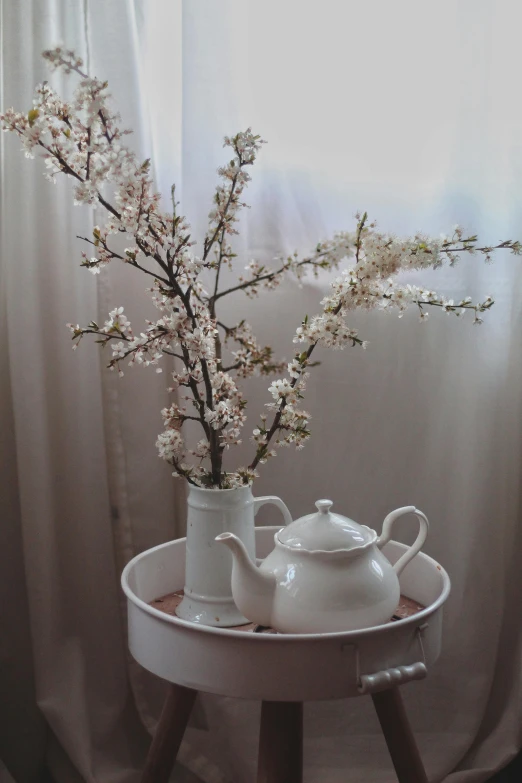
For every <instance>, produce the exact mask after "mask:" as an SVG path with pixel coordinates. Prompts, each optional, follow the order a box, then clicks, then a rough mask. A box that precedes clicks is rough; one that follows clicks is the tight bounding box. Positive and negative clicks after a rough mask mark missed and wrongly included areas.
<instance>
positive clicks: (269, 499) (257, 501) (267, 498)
mask: <svg viewBox="0 0 522 783" xmlns="http://www.w3.org/2000/svg"><path fill="white" fill-rule="evenodd" d="M265 503H273V505H274V506H277V508H278V509H279V511H280V512H281V514H282V515H283V519H284V520H285V525H289V524H290V522H291V521H292V515H291V514H290V512H289V510H288V508H287V507H286V505H285V504H284V503H283V501H282V500H281V498H278V497H276V496H275V495H264V496H263V497H260V498H254V516H256V514H257V512H258V511H259V509H260V508H261V506H264V505H265Z"/></svg>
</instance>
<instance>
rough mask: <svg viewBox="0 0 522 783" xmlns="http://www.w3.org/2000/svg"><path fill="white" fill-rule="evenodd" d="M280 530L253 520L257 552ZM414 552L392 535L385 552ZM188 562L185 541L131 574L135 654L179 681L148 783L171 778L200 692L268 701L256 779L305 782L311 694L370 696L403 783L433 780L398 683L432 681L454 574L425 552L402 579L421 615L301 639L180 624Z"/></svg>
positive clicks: (158, 550)
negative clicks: (177, 607) (305, 723)
mask: <svg viewBox="0 0 522 783" xmlns="http://www.w3.org/2000/svg"><path fill="white" fill-rule="evenodd" d="M277 529H278V528H272V527H265V528H256V547H257V553H258V555H259V556H260V557H264V556H266V554H268V552H269V551H270V549H271V548H272V546H273V537H274V533H275V532H276V530H277ZM405 549H406V547H405V546H404V545H402V544H399V543H398V542H395V541H391V542H390V543H389V544H387V546H386V547H385V548H384V553H385V554H386V556H387V557H388V559H389V560H390V562H392V563H394V562H396V561H397V560H398V559H399V557H400V556H401V555H402V554H403V552H404V551H405ZM184 563H185V540H184V539H179V540H177V541H171V542H169V543H167V544H163V545H161V546H159V547H155V548H154V549H150V550H148V551H147V552H143V553H142V554H141V555H138V556H137V557H136V558H134V559H133V560H132V561H131V562H130V563H129V564H128V565H127V567H126V568H125V570H124V572H123V575H122V586H123V589H124V591H125V593H126V595H127V599H128V612H129V647H130V650H131V652H132V655H133V656H134V658H135V659H136V660H137V661H138V662H139V663H141V665H142V666H144V667H145V668H146V669H148V670H149V671H152V672H153V673H154V674H157V675H158V676H159V677H162V678H163V679H165V680H167V681H169V682H170V683H171V685H170V688H169V692H168V695H167V699H166V701H165V705H164V708H163V711H162V714H161V718H160V721H159V723H158V726H157V729H156V733H155V735H154V739H153V741H152V744H151V747H150V751H149V754H148V757H147V762H146V765H145V770H144V773H143V777H142V783H167V781H168V778H169V775H170V773H171V770H172V767H173V765H174V762H175V760H176V755H177V753H178V750H179V747H180V744H181V741H182V739H183V734H184V732H185V729H186V726H187V723H188V720H189V718H190V713H191V710H192V706H193V704H194V700H195V698H196V695H197V692H198V691H201V692H206V693H214V694H220V695H224V696H232V697H237V698H245V699H258V700H260V701H261V702H262V709H261V729H260V738H259V760H258V777H257V783H301V781H302V757H303V754H302V749H303V702H305V701H317V700H325V699H335V698H346V697H347V696H361V695H365V694H368V695H371V696H372V699H373V703H374V705H375V709H376V711H377V715H378V718H379V722H380V724H381V728H382V731H383V734H384V737H385V739H386V743H387V745H388V749H389V751H390V755H391V758H392V761H393V764H394V767H395V770H396V773H397V778H398V780H399V782H400V783H427V777H426V773H425V771H424V767H423V764H422V760H421V758H420V755H419V752H418V749H417V745H416V743H415V738H414V736H413V733H412V731H411V728H410V725H409V722H408V719H407V716H406V713H405V710H404V706H403V703H402V698H401V695H400V692H399V686H400V685H402V684H404V683H406V682H410V681H411V680H414V679H421V678H423V677H425V676H426V673H427V667H428V666H430V665H431V664H433V662H434V661H435V660H436V659H437V657H438V656H439V653H440V644H441V622H442V605H443V603H444V601H445V600H446V598H447V597H448V595H449V590H450V582H449V578H448V575H447V574H446V572H445V571H444V569H442V567H441V566H440V565H438V563H436V562H435V561H434V560H432V559H431V558H430V557H428V556H427V555H425V554H422V553H421V554H419V555H417V557H416V558H415V559H414V560H413V561H412V562H411V563H410V564H409V565H408V567H407V568H406V569H405V571H404V573H403V574H402V576H401V580H400V581H401V590H402V592H403V594H405V595H408V596H410V597H411V599H413V601H414V602H417V603H418V604H420V605H422V606H424V607H425V608H424V609H421V610H420V611H417V612H416V613H415V614H411V615H410V616H407V617H404V618H403V619H399V620H397V621H395V622H389V623H386V624H385V625H382V626H378V627H376V628H370V629H366V630H364V631H351V632H347V633H334V634H300V635H297V634H275V633H273V632H267V633H256V632H255V628H254V626H242V628H241V629H228V628H210V627H207V626H199V625H196V624H192V623H187V622H185V621H183V620H180V619H179V618H177V617H176V615H175V614H174V608H175V604H176V601H179V600H180V590H179V588H180V585H183V584H184ZM158 607H161V608H158Z"/></svg>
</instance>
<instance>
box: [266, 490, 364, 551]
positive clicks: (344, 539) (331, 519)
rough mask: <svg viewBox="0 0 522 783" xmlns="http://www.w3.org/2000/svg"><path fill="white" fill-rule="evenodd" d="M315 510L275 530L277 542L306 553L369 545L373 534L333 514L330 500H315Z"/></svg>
mask: <svg viewBox="0 0 522 783" xmlns="http://www.w3.org/2000/svg"><path fill="white" fill-rule="evenodd" d="M315 505H316V507H317V512H316V513H314V514H308V515H307V516H305V517H301V518H300V519H296V520H295V522H292V523H291V524H290V525H288V527H286V528H283V529H282V530H280V531H279V533H278V536H277V537H278V539H279V541H280V542H281V543H282V544H284V545H285V546H289V547H292V549H301V550H307V551H309V552H315V551H323V552H334V551H338V550H345V551H348V550H354V549H361V548H362V547H366V546H368V545H369V544H373V543H374V541H375V540H376V539H377V533H376V532H375V531H374V530H371V528H369V527H367V526H366V525H359V524H358V523H357V522H354V521H353V519H348V517H342V516H341V515H340V514H333V513H332V512H331V511H330V508H331V507H332V506H333V502H332V501H331V500H318V501H317V502H316V504H315Z"/></svg>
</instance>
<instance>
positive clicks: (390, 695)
mask: <svg viewBox="0 0 522 783" xmlns="http://www.w3.org/2000/svg"><path fill="white" fill-rule="evenodd" d="M372 699H373V703H374V705H375V709H376V711H377V716H378V718H379V722H380V724H381V728H382V732H383V734H384V738H385V740H386V744H387V745H388V750H389V751H390V756H391V758H392V761H393V766H394V767H395V772H396V773H397V779H398V780H399V783H428V778H427V777H426V772H425V770H424V765H423V763H422V759H421V757H420V754H419V749H418V748H417V743H416V742H415V737H414V736H413V732H412V730H411V726H410V722H409V720H408V716H407V715H406V711H405V709H404V704H403V701H402V696H401V694H400V693H399V689H398V688H390V689H389V690H387V691H382V692H381V693H374V694H373V695H372Z"/></svg>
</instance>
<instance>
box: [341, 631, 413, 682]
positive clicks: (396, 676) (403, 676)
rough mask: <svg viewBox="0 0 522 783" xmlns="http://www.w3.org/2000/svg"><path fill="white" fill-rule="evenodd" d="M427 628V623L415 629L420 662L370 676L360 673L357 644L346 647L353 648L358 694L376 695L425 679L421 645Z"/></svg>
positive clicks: (383, 670)
mask: <svg viewBox="0 0 522 783" xmlns="http://www.w3.org/2000/svg"><path fill="white" fill-rule="evenodd" d="M427 627H428V623H423V625H419V626H418V627H417V628H416V629H415V635H416V637H417V641H418V643H419V647H420V651H421V653H422V661H416V662H415V663H411V664H408V665H406V666H393V667H391V668H390V669H382V670H381V671H379V672H373V673H371V674H361V673H360V665H361V664H360V658H359V646H358V645H357V644H355V645H346V646H347V647H355V668H356V678H357V690H358V691H359V693H360V694H362V695H365V694H367V693H378V692H379V691H386V690H388V689H389V688H394V687H395V686H398V685H405V684H406V683H407V682H412V681H413V680H423V679H424V678H425V677H427V675H428V667H427V666H426V655H425V653H424V645H423V644H422V634H423V632H424V631H425V630H426V628H427Z"/></svg>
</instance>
